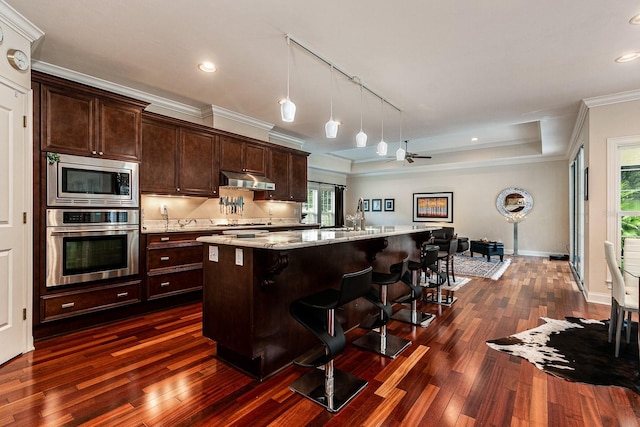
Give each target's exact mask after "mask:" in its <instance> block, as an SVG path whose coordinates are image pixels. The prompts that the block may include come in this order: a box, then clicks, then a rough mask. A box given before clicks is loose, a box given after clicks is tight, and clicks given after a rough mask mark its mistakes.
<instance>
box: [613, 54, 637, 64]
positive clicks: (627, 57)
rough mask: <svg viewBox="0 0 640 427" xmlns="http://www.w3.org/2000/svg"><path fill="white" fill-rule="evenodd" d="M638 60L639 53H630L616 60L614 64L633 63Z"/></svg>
mask: <svg viewBox="0 0 640 427" xmlns="http://www.w3.org/2000/svg"><path fill="white" fill-rule="evenodd" d="M638 58H640V52H631V53H627V54H625V55H622V56H620V57H618V58H616V62H620V63H624V62H631V61H635V60H636V59H638Z"/></svg>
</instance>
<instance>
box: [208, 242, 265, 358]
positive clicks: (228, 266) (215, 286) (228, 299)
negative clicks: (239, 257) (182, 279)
mask: <svg viewBox="0 0 640 427" xmlns="http://www.w3.org/2000/svg"><path fill="white" fill-rule="evenodd" d="M211 246H216V247H217V251H218V261H217V262H215V261H210V260H209V247H211ZM203 247H204V257H203V267H204V287H203V310H202V311H203V312H202V333H203V335H204V336H205V337H207V338H210V339H212V340H214V341H216V342H217V343H221V344H223V345H224V346H225V347H227V348H228V349H230V350H232V351H234V352H237V353H240V354H243V355H247V356H251V355H252V354H253V341H254V340H253V322H254V319H253V290H254V287H253V286H252V283H253V282H254V281H255V280H254V276H253V274H254V268H253V254H252V250H251V249H248V248H240V249H242V251H243V265H242V266H240V265H236V248H235V247H233V246H226V245H208V244H207V245H203Z"/></svg>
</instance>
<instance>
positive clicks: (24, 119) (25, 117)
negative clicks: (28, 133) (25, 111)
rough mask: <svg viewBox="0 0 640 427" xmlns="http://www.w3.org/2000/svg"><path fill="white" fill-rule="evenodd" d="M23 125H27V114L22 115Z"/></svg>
mask: <svg viewBox="0 0 640 427" xmlns="http://www.w3.org/2000/svg"><path fill="white" fill-rule="evenodd" d="M22 127H24V128H26V127H27V116H22Z"/></svg>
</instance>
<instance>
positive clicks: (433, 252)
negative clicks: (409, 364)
mask: <svg viewBox="0 0 640 427" xmlns="http://www.w3.org/2000/svg"><path fill="white" fill-rule="evenodd" d="M439 249H440V248H439V247H438V246H436V245H429V244H427V243H425V244H423V245H422V247H421V248H420V261H409V266H408V269H409V271H408V272H406V273H405V274H404V275H403V276H402V277H401V280H402V283H404V284H405V285H407V286H408V287H409V294H407V295H404V296H402V297H400V298H398V299H395V300H394V301H393V302H395V303H400V304H411V308H410V309H408V308H403V309H401V310H399V311H398V312H396V313H395V314H394V315H393V316H391V318H392V319H395V320H399V321H401V322H405V323H410V324H412V325H416V326H421V327H423V328H426V327H427V326H429V324H430V323H431V322H432V321H433V319H435V317H436V316H435V315H434V314H430V313H423V312H420V311H418V300H419V299H421V297H422V286H420V275H421V272H422V271H424V272H425V275H426V272H427V271H428V270H431V269H434V268H435V264H436V262H437V260H438V251H439Z"/></svg>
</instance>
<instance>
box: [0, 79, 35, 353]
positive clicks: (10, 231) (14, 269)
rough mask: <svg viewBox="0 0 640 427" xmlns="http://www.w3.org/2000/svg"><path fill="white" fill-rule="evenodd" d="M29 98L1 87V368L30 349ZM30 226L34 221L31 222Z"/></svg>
mask: <svg viewBox="0 0 640 427" xmlns="http://www.w3.org/2000/svg"><path fill="white" fill-rule="evenodd" d="M27 105H28V100H27V95H26V94H25V93H21V92H19V91H17V90H15V89H12V88H10V87H8V86H6V85H4V84H2V82H0V363H4V362H6V361H7V360H9V359H11V358H12V357H14V356H17V355H19V354H21V353H23V352H24V351H25V350H26V341H27V331H26V325H27V322H26V321H25V320H24V319H23V310H24V309H26V307H27V304H26V299H27V293H28V292H27V286H29V283H28V280H29V278H30V277H32V276H31V273H30V269H31V264H32V263H31V261H30V255H31V254H30V249H29V248H30V247H31V244H30V242H29V238H30V235H31V233H30V232H29V227H31V224H24V223H23V212H24V213H25V215H26V213H27V212H31V209H30V208H29V204H30V202H31V200H32V198H31V196H30V195H29V194H28V193H27V192H31V191H32V189H31V188H30V187H31V185H30V184H31V178H30V171H31V169H32V168H31V167H30V166H29V163H27V159H28V155H27V153H28V152H29V150H30V146H31V143H30V141H29V138H28V133H27V128H26V127H25V125H24V121H23V120H24V119H23V117H24V116H26V115H27ZM28 222H30V221H28Z"/></svg>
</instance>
